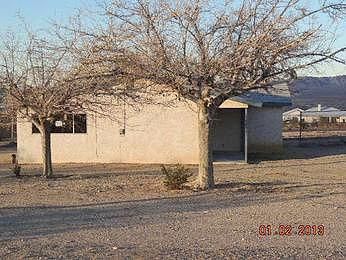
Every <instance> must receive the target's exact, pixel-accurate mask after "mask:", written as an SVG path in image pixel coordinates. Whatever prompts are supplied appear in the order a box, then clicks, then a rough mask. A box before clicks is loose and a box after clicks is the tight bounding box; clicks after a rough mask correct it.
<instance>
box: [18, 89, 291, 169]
mask: <svg viewBox="0 0 346 260" xmlns="http://www.w3.org/2000/svg"><path fill="white" fill-rule="evenodd" d="M290 105H291V100H290V97H289V96H287V95H278V94H275V93H274V94H273V93H269V94H268V93H259V92H251V93H248V94H244V95H242V96H238V97H234V98H231V99H228V100H226V101H225V102H224V103H223V104H221V106H220V107H219V113H218V115H217V116H216V118H214V120H215V128H214V153H215V158H217V156H218V154H221V156H225V155H227V156H228V155H229V156H230V157H227V158H237V159H243V160H247V154H248V153H276V152H279V151H281V150H282V112H283V107H284V106H290ZM125 110H126V107H125V106H124V111H123V114H121V115H120V116H119V120H118V121H114V120H112V119H111V118H108V117H100V116H98V115H95V114H93V113H87V114H80V115H65V116H64V117H63V118H61V119H58V120H57V121H56V122H55V123H54V126H53V129H52V132H53V133H52V140H51V143H52V144H51V145H52V158H53V162H54V163H184V164H196V163H198V127H197V113H196V111H197V109H196V105H195V104H194V103H192V102H189V101H179V102H177V103H176V104H175V105H174V106H169V107H167V106H166V107H165V106H158V105H146V106H145V107H143V108H142V109H141V111H139V112H138V111H132V112H131V111H130V109H128V110H126V111H125ZM17 124H18V125H17V129H18V130H17V133H18V141H17V143H18V145H17V153H18V161H19V162H20V163H40V162H41V146H40V134H39V133H38V131H37V129H35V127H33V125H32V123H30V122H28V121H25V120H23V119H19V120H18V123H17ZM233 156H234V157H233ZM215 160H216V159H215Z"/></svg>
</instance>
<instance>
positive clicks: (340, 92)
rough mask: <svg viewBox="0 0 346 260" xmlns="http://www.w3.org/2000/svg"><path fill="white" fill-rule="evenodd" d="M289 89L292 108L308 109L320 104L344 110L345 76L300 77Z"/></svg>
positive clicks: (345, 96)
mask: <svg viewBox="0 0 346 260" xmlns="http://www.w3.org/2000/svg"><path fill="white" fill-rule="evenodd" d="M289 88H290V92H291V98H292V103H293V107H301V108H308V107H312V106H316V105H317V104H321V105H324V106H332V107H336V108H339V109H342V110H346V75H344V76H336V77H302V78H298V79H297V80H296V81H295V82H294V83H292V84H291V85H290V86H289Z"/></svg>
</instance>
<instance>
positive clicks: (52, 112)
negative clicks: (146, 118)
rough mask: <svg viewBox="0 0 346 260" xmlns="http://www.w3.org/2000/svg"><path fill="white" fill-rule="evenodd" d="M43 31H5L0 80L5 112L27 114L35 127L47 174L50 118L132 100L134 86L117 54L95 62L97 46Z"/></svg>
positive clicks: (47, 174)
mask: <svg viewBox="0 0 346 260" xmlns="http://www.w3.org/2000/svg"><path fill="white" fill-rule="evenodd" d="M41 36H42V35H41ZM41 36H40V37H37V36H36V35H35V34H33V33H30V32H27V33H26V34H25V37H23V36H22V38H21V39H20V40H16V38H15V37H14V36H13V34H12V35H11V34H8V35H7V37H6V38H5V41H4V43H3V45H2V49H1V50H0V55H1V56H0V57H1V59H0V60H1V61H0V86H1V89H2V91H3V93H4V100H5V101H4V104H5V109H6V111H7V113H8V114H16V115H18V117H22V118H25V119H26V120H29V121H30V122H32V124H33V125H34V126H35V127H36V128H37V129H38V130H39V132H40V134H41V145H42V162H43V176H45V177H47V178H49V177H51V176H52V174H53V169H52V155H51V127H52V123H53V122H54V120H57V118H58V117H61V116H62V115H66V114H78V113H84V112H86V111H88V112H95V113H100V114H101V113H103V112H104V106H105V105H109V104H112V105H115V106H116V105H117V104H119V105H120V104H121V105H122V104H123V101H127V100H133V101H136V99H137V98H138V92H137V91H136V88H137V87H136V86H135V85H134V84H128V83H129V81H130V83H131V78H128V77H124V73H123V72H122V71H121V70H120V69H119V68H118V67H117V65H116V63H115V62H114V61H115V59H113V63H109V62H105V61H102V62H98V59H97V53H98V51H95V49H97V46H95V45H93V44H91V43H90V42H87V41H84V40H83V41H82V42H81V41H80V39H78V38H77V37H70V36H69V37H65V38H62V37H52V36H49V37H48V38H46V39H45V38H44V37H43V36H42V37H41ZM56 36H58V34H56ZM59 36H61V35H59ZM82 49H83V52H81V51H80V50H82ZM78 50H79V51H78ZM118 61H119V62H121V61H120V60H118ZM121 67H122V68H124V67H126V66H124V65H122V66H121ZM105 97H107V98H105Z"/></svg>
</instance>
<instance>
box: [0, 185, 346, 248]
mask: <svg viewBox="0 0 346 260" xmlns="http://www.w3.org/2000/svg"><path fill="white" fill-rule="evenodd" d="M341 185H343V186H344V185H345V184H344V183H336V184H335V183H330V184H324V185H323V187H321V185H320V184H310V185H301V184H299V183H287V182H277V181H276V182H263V183H243V182H238V183H220V184H218V185H217V186H216V187H217V188H216V189H215V190H212V191H208V192H198V193H194V194H191V195H187V196H181V197H170V198H150V199H140V200H128V201H114V202H105V203H94V204H82V205H72V206H34V207H8V208H0V226H1V233H0V241H4V240H13V239H19V238H37V237H41V236H47V235H52V234H58V233H64V232H71V231H81V230H87V229H95V228H116V227H121V226H127V227H131V226H139V225H146V224H155V225H157V224H164V223H167V221H175V220H179V219H180V218H181V214H184V213H196V214H205V212H207V213H208V212H209V211H213V210H228V209H230V210H231V209H234V208H241V207H250V206H253V205H262V204H271V203H277V202H288V201H295V200H310V199H314V198H323V197H328V196H332V195H338V194H345V193H346V192H339V191H336V190H335V188H336V187H337V188H340V187H342V186H341ZM297 190H299V192H297ZM180 220H181V219H180Z"/></svg>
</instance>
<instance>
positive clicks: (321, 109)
mask: <svg viewBox="0 0 346 260" xmlns="http://www.w3.org/2000/svg"><path fill="white" fill-rule="evenodd" d="M343 114H344V113H343V111H340V110H339V109H337V108H335V107H327V106H322V105H321V104H318V105H317V106H316V107H311V108H309V109H306V110H305V111H304V112H303V117H304V122H307V123H312V122H326V123H337V122H339V121H340V116H343ZM341 122H342V121H341Z"/></svg>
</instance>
